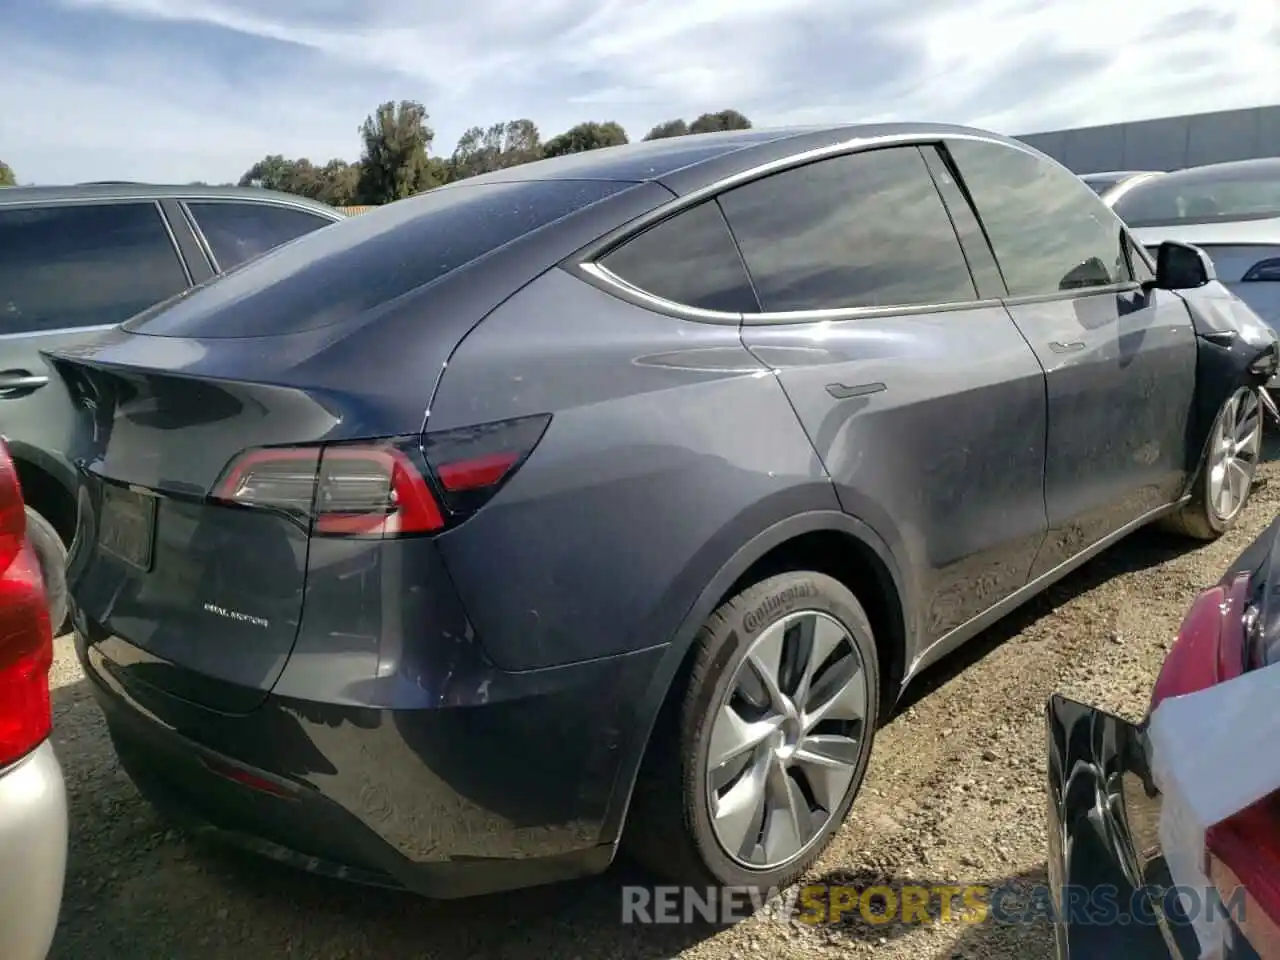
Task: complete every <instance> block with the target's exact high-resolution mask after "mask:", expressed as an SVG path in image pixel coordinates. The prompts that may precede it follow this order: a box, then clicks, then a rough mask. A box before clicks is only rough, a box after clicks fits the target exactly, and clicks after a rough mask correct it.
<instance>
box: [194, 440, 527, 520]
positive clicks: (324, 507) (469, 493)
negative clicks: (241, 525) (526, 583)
mask: <svg viewBox="0 0 1280 960" xmlns="http://www.w3.org/2000/svg"><path fill="white" fill-rule="evenodd" d="M550 420H551V418H550V416H545V415H544V416H534V417H521V418H518V419H515V420H502V421H498V422H497V423H487V424H482V425H480V426H476V427H466V428H463V429H460V430H450V431H446V432H444V433H437V434H428V435H426V436H425V437H417V436H414V437H394V438H390V439H385V440H375V441H365V442H359V443H346V442H343V443H331V444H316V445H306V446H295V447H262V448H259V449H256V450H250V451H247V452H245V453H243V454H241V455H240V456H238V457H236V459H234V460H233V461H232V462H231V463H230V464H228V466H227V468H226V469H225V470H224V471H223V474H222V477H221V478H220V479H219V481H218V483H217V484H216V485H215V486H214V489H213V493H212V495H211V496H212V497H213V499H215V500H218V501H221V502H224V503H232V504H236V505H239V506H245V507H257V508H263V509H269V510H275V511H277V512H281V513H284V514H286V515H289V516H291V517H294V518H295V519H297V520H298V521H299V522H301V523H304V524H305V525H307V526H308V527H309V529H310V531H311V533H312V535H313V536H340V537H372V538H377V539H382V538H387V537H397V536H405V535H413V534H428V533H435V532H437V531H439V530H443V529H444V528H445V527H448V526H450V525H452V524H455V523H458V522H460V521H461V520H463V519H465V518H466V517H467V516H469V515H470V514H472V513H474V512H475V511H476V510H478V509H479V508H480V507H481V506H483V505H484V504H485V503H486V502H487V501H488V500H489V499H490V498H491V497H493V495H494V494H495V493H497V491H498V490H499V488H501V486H502V485H503V484H504V483H505V482H506V481H507V480H508V479H509V478H510V477H511V475H512V474H513V473H514V472H515V470H516V469H517V468H518V467H519V466H520V464H522V463H523V462H524V460H525V459H526V458H527V457H528V455H529V454H530V453H531V452H532V451H533V448H534V447H535V446H536V445H537V443H538V441H539V440H540V439H541V438H542V435H543V433H544V432H545V431H546V428H547V424H548V423H549V422H550Z"/></svg>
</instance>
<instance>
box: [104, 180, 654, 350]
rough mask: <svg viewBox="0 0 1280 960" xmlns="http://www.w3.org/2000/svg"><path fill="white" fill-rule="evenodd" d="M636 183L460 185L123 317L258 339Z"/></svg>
mask: <svg viewBox="0 0 1280 960" xmlns="http://www.w3.org/2000/svg"><path fill="white" fill-rule="evenodd" d="M631 186H633V184H631V183H627V182H614V181H596V180H532V181H514V182H507V183H502V182H496V183H484V184H475V185H468V184H458V185H455V186H449V187H442V188H438V189H436V190H431V191H429V192H428V193H425V194H422V195H421V196H418V197H413V198H411V199H409V200H401V201H399V202H398V203H393V204H390V205H388V206H386V207H381V208H378V209H376V210H371V211H369V212H368V213H362V214H360V215H359V216H358V217H350V218H348V219H346V220H342V221H339V222H337V223H334V224H332V225H331V226H328V227H326V228H324V229H323V230H315V231H312V232H311V233H308V234H305V235H304V236H301V237H299V238H298V239H297V240H295V241H293V242H292V243H287V244H285V245H284V246H281V247H277V248H276V249H274V250H271V251H269V252H268V253H266V254H264V255H262V256H260V257H256V258H255V259H253V260H250V261H248V262H247V263H245V264H243V265H241V266H240V267H238V268H236V269H233V270H231V271H230V272H228V273H226V274H224V275H223V276H221V277H218V278H216V279H215V280H213V281H212V282H210V283H208V284H205V285H204V286H202V287H201V288H199V289H197V290H195V291H194V292H192V293H191V295H189V296H187V297H184V298H182V299H181V300H178V301H176V302H174V303H172V304H168V305H165V306H164V307H163V308H161V309H157V310H155V311H152V312H151V313H149V314H146V315H143V316H140V317H136V318H134V319H133V320H132V321H130V322H129V323H127V324H125V329H127V330H129V331H131V332H134V333H145V334H149V335H152V336H168V337H197V338H208V337H261V336H278V335H282V334H289V333H296V332H300V331H303V330H314V329H318V328H320V327H326V326H330V325H332V324H335V323H341V322H343V321H345V320H349V319H352V318H354V317H356V316H359V315H360V314H362V313H364V312H365V311H367V310H370V309H372V308H374V307H376V306H378V305H380V304H383V303H387V302H388V301H391V300H394V299H395V298H396V297H399V296H401V295H403V294H406V293H408V292H409V291H411V290H414V289H416V288H418V287H421V286H424V285H426V284H428V283H432V282H434V281H436V280H439V279H441V278H442V277H444V276H446V275H447V274H449V273H452V272H453V271H454V270H457V269H458V268H460V267H463V266H466V265H467V264H468V263H471V262H472V261H474V260H477V259H479V258H480V257H483V256H485V255H486V254H489V253H492V252H493V251H495V250H497V249H498V248H499V247H502V246H504V245H505V244H507V243H510V242H511V241H513V240H516V239H518V238H519V237H522V236H524V235H525V234H528V233H531V232H533V231H534V230H538V229H540V228H542V227H545V226H547V225H548V224H550V223H553V222H554V221H556V220H559V219H561V218H563V217H565V216H568V215H569V214H571V213H573V212H574V211H576V210H579V209H581V208H583V207H586V206H588V205H590V204H592V203H595V202H596V201H598V200H603V199H604V198H605V197H608V196H611V195H612V194H615V193H618V192H620V191H622V190H626V189H628V188H630V187H631Z"/></svg>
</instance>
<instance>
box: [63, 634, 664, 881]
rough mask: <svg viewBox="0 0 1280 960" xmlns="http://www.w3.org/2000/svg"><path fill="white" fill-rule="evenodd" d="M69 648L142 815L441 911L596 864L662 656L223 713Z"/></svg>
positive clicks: (612, 840) (605, 856) (607, 854)
mask: <svg viewBox="0 0 1280 960" xmlns="http://www.w3.org/2000/svg"><path fill="white" fill-rule="evenodd" d="M122 642H123V641H120V640H119V638H115V640H114V643H113V646H112V647H111V649H112V650H113V652H115V651H116V650H118V649H119V646H120V644H121V643H122ZM77 650H78V652H79V654H80V658H81V661H82V662H83V664H84V666H85V670H86V674H87V676H88V677H89V679H90V680H91V682H92V685H93V690H94V694H95V696H96V698H97V700H98V702H99V703H100V705H101V706H102V709H103V713H104V715H105V717H106V720H107V724H108V728H109V730H110V733H111V737H112V740H113V742H114V743H115V746H116V749H117V752H118V754H119V757H120V761H121V764H122V766H123V767H124V768H125V770H126V771H127V772H128V773H129V775H130V776H131V778H132V779H133V780H134V782H135V783H136V784H137V785H138V787H139V789H140V790H141V791H142V792H143V793H144V795H146V796H147V797H148V798H149V799H150V800H151V801H152V802H153V803H154V804H155V805H156V806H157V807H159V808H161V809H162V810H163V811H165V812H167V813H169V814H171V815H172V816H174V817H175V819H178V820H180V821H182V822H185V823H186V824H187V825H188V826H189V827H191V828H193V829H194V830H196V831H198V832H202V833H208V834H212V835H215V836H217V837H218V838H220V839H224V840H227V841H230V842H231V843H233V844H236V845H238V846H241V847H244V848H247V849H249V850H252V851H254V852H256V853H259V854H263V855H266V856H269V857H272V858H274V859H277V860H280V861H283V862H286V863H289V864H292V865H294V866H297V867H300V868H303V869H306V870H308V871H311V872H316V873H320V874H326V875H330V876H334V877H338V878H342V879H347V880H352V881H357V882H363V883H371V884H378V885H386V886H393V887H399V888H403V889H407V890H411V891H414V892H417V893H420V894H424V895H426V896H431V897H443V898H450V897H463V896H471V895H476V894H482V893H489V892H493V891H497V890H504V889H514V888H520V887H526V886H533V885H537V884H542V883H548V882H553V881H558V880H564V879H570V878H573V877H577V876H583V875H588V874H592V873H598V872H600V871H602V870H604V869H605V868H606V867H607V866H608V865H609V863H610V862H611V860H612V858H613V853H614V849H615V847H616V839H617V838H616V830H614V829H612V827H611V825H612V824H614V823H616V822H618V821H620V816H618V815H617V814H616V806H617V804H619V803H625V792H626V790H627V789H629V785H630V778H629V777H628V776H627V772H626V770H625V763H623V762H622V761H621V756H622V755H623V754H625V753H627V752H628V751H626V750H625V749H621V748H620V747H621V745H622V744H623V742H624V741H625V740H626V739H627V738H626V736H625V734H628V733H630V728H631V727H632V726H634V723H635V720H636V715H637V714H636V711H637V710H638V709H639V702H640V700H641V699H642V691H644V690H646V689H647V686H648V680H649V678H650V676H651V675H652V673H653V671H654V669H655V666H656V658H657V656H659V655H660V654H661V652H662V651H661V650H654V651H645V652H642V653H638V654H631V655H628V656H621V657H614V658H608V659H605V660H600V661H595V662H592V663H588V664H580V665H576V666H574V667H572V668H561V669H557V670H546V671H537V672H535V673H531V674H505V675H503V679H502V681H501V682H494V683H492V684H491V685H485V686H484V687H483V688H482V689H480V690H478V691H475V693H476V694H477V696H476V697H475V698H474V699H472V700H471V701H470V702H466V703H456V702H454V703H445V704H442V703H439V702H438V701H437V703H436V704H435V705H422V706H417V707H413V708H402V709H390V708H385V707H358V706H351V705H348V704H331V703H318V702H314V701H304V700H299V699H295V698H289V697H283V696H278V695H272V696H269V697H268V698H267V700H266V702H265V703H263V705H262V706H260V707H259V708H258V709H256V710H254V711H253V712H251V713H249V714H245V715H239V716H231V715H227V714H221V713H216V712H214V711H212V710H208V709H205V708H201V707H198V706H195V705H193V704H191V703H190V702H187V701H184V700H179V699H177V698H176V697H172V696H170V695H168V694H166V693H162V692H160V691H159V690H157V689H156V688H154V687H151V686H149V685H147V684H146V683H145V682H142V681H140V680H139V679H138V678H137V677H131V676H130V674H129V670H128V669H127V668H121V667H120V666H119V665H118V664H117V663H116V662H115V661H113V660H109V659H107V658H106V656H105V655H104V654H103V653H102V652H101V650H100V649H98V647H96V646H95V645H91V644H88V643H87V642H86V641H85V639H84V637H83V636H82V635H80V634H78V635H77ZM496 679H498V678H495V680H496ZM489 690H491V691H492V695H491V696H490V694H489V693H487V692H486V691H489Z"/></svg>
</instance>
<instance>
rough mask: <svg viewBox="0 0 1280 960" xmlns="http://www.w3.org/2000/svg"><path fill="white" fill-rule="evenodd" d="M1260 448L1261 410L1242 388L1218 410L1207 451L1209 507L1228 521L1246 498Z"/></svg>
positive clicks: (1251, 393) (1253, 396)
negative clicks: (1216, 421) (1218, 413)
mask: <svg viewBox="0 0 1280 960" xmlns="http://www.w3.org/2000/svg"><path fill="white" fill-rule="evenodd" d="M1261 447H1262V408H1261V405H1260V404H1259V402H1258V394H1257V392H1256V391H1254V390H1252V389H1250V388H1248V387H1242V388H1241V389H1239V390H1237V391H1236V392H1235V393H1233V394H1232V395H1231V397H1230V398H1229V399H1228V400H1227V402H1226V403H1225V404H1224V405H1223V407H1222V413H1221V415H1220V416H1219V417H1218V425H1217V427H1216V428H1215V430H1214V435H1213V440H1212V441H1211V444H1210V448H1209V464H1208V467H1209V505H1210V507H1212V509H1213V512H1214V514H1215V515H1216V516H1217V517H1218V519H1219V520H1224V521H1226V520H1231V519H1232V518H1233V517H1235V515H1236V514H1237V513H1239V512H1240V509H1241V508H1242V507H1243V506H1244V503H1245V501H1246V500H1247V499H1248V498H1249V489H1250V487H1252V486H1253V476H1254V474H1255V473H1256V472H1257V469H1258V453H1259V451H1260V450H1261Z"/></svg>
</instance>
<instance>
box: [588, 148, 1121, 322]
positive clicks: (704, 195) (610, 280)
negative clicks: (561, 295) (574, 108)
mask: <svg viewBox="0 0 1280 960" xmlns="http://www.w3.org/2000/svg"><path fill="white" fill-rule="evenodd" d="M949 140H968V141H972V142H976V143H989V144H992V145H996V146H1002V147H1007V148H1009V149H1012V150H1019V151H1021V152H1022V153H1025V154H1028V155H1029V156H1032V157H1035V158H1036V159H1038V160H1047V161H1048V162H1050V163H1057V161H1055V160H1053V158H1052V157H1048V156H1047V155H1046V154H1044V153H1042V152H1040V151H1039V150H1036V149H1035V148H1034V147H1032V146H1030V145H1029V144H1025V143H1022V142H1021V141H1019V140H1012V139H1004V138H1001V137H999V136H992V135H983V134H977V133H964V132H955V133H933V132H930V133H895V134H883V135H880V136H875V137H853V138H850V139H848V140H842V141H840V142H839V143H832V144H827V145H826V146H823V147H815V148H813V149H812V150H805V151H803V152H801V153H797V154H793V155H791V156H789V157H783V158H780V159H778V160H770V161H769V162H767V163H762V164H758V165H757V166H754V167H751V168H749V169H747V170H742V171H739V172H738V173H735V174H731V175H729V176H727V177H723V178H721V179H720V180H717V181H715V182H714V183H710V184H708V185H707V186H705V187H699V188H698V189H697V190H692V191H690V192H689V193H687V194H684V195H683V196H680V197H677V198H675V199H673V200H671V201H669V202H667V203H664V204H662V205H661V206H659V207H657V208H655V209H653V210H651V211H649V212H648V213H647V214H644V215H643V216H641V217H638V218H636V219H635V220H633V221H631V222H629V223H626V224H623V225H622V226H620V227H617V228H615V229H613V230H611V231H609V232H608V233H606V234H605V235H604V236H603V237H601V238H599V239H597V240H595V241H593V242H592V243H591V244H589V245H588V246H586V247H584V248H583V249H582V250H580V251H578V253H576V254H574V255H573V256H572V257H571V258H569V260H568V261H566V263H565V266H566V267H567V268H568V269H569V270H570V272H571V273H574V274H575V275H577V276H578V277H580V278H582V279H585V280H587V281H588V282H589V283H591V284H592V285H593V286H595V287H598V288H600V289H602V290H604V291H605V292H606V293H610V294H613V295H615V296H620V297H621V299H624V300H627V301H630V302H633V303H637V302H638V304H639V305H641V306H646V307H649V308H650V309H653V310H655V311H656V312H659V313H663V314H668V315H671V316H676V317H681V318H684V319H689V320H697V321H701V322H703V323H741V324H747V325H751V326H763V325H768V324H797V323H816V322H823V321H828V322H829V321H833V320H858V319H863V318H881V317H895V316H904V315H913V314H921V313H943V312H950V311H956V310H967V309H972V308H979V307H990V306H996V305H999V304H1001V303H1004V304H1018V303H1040V302H1051V301H1056V300H1069V299H1074V298H1076V297H1080V296H1093V295H1095V294H1103V293H1124V292H1128V291H1131V290H1134V289H1138V288H1140V286H1141V284H1138V283H1137V282H1136V281H1132V280H1129V281H1125V282H1123V283H1118V284H1110V285H1108V286H1105V287H1083V288H1080V289H1076V290H1063V291H1057V292H1053V293H1042V294H1033V295H1029V296H1024V297H1004V298H985V299H973V300H958V301H948V302H945V303H919V304H896V305H893V306H885V307H834V308H826V309H821V310H788V311H777V310H775V311H767V310H766V311H760V312H759V313H746V314H743V313H727V312H722V311H718V310H703V309H700V308H698V307H691V306H689V305H687V304H683V303H677V302H676V301H673V300H667V299H665V298H663V297H659V296H656V295H654V294H652V293H649V292H648V291H646V290H642V289H641V288H639V287H637V286H635V285H633V284H631V283H628V282H627V281H626V280H623V279H622V278H621V277H619V276H618V275H617V274H615V273H613V272H611V271H610V270H608V269H607V268H605V267H603V266H601V264H600V263H599V260H600V259H601V258H603V257H606V256H608V255H609V254H610V253H612V252H613V251H614V250H616V249H617V248H619V247H621V246H622V245H623V244H625V243H626V242H627V241H629V240H631V239H632V238H633V237H636V236H638V235H639V234H641V233H643V232H644V231H645V230H647V229H649V228H650V227H652V226H655V225H656V224H658V223H660V222H661V221H663V220H667V219H669V218H670V217H674V216H677V215H679V214H680V213H682V212H683V211H684V210H686V209H688V208H690V207H693V206H696V205H697V204H699V203H702V202H703V201H706V200H710V199H714V198H715V197H716V196H718V195H719V194H721V193H724V192H726V191H728V190H731V189H733V188H734V187H738V186H741V185H743V184H745V183H749V182H751V181H752V180H757V179H761V178H763V177H766V176H770V175H771V174H775V173H782V172H783V171H786V170H790V169H793V168H795V167H802V166H805V165H806V164H809V163H813V162H815V161H818V160H827V159H831V158H834V157H840V156H846V155H851V154H856V153H865V152H867V151H868V150H875V149H880V148H882V147H897V146H916V147H925V146H937V145H945V143H946V142H947V141H949ZM1058 166H1061V164H1058ZM1063 169H1064V170H1065V169H1066V168H1065V167H1063ZM1068 172H1069V171H1068ZM1080 187H1081V189H1082V190H1085V191H1088V192H1089V193H1090V194H1091V195H1093V191H1092V189H1091V188H1090V187H1089V186H1088V185H1087V184H1085V182H1084V181H1083V180H1081V181H1080ZM1095 199H1098V198H1097V197H1096V195H1095ZM1098 202H1099V204H1100V205H1101V206H1103V207H1104V208H1106V209H1107V210H1109V211H1110V207H1107V205H1106V204H1105V203H1103V202H1102V201H1101V200H1100V199H1099V200H1098ZM975 215H976V216H977V217H978V218H979V223H981V213H980V212H977V213H975ZM1111 215H1112V216H1113V217H1115V220H1116V222H1117V223H1119V224H1120V225H1121V226H1122V227H1123V223H1122V222H1121V221H1120V218H1119V217H1117V216H1116V215H1115V212H1114V211H1111ZM956 240H957V243H959V242H960V241H959V237H957V238H956ZM961 251H962V252H963V246H962V247H961ZM966 262H967V261H966ZM996 263H997V265H999V261H998V260H997V261H996ZM975 292H976V287H975Z"/></svg>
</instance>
